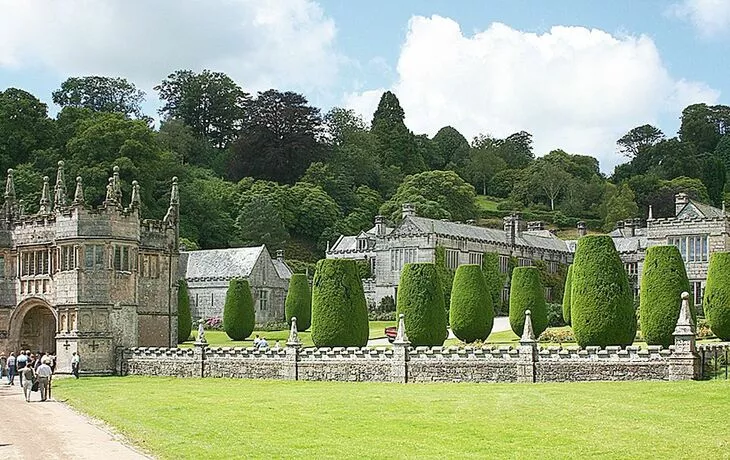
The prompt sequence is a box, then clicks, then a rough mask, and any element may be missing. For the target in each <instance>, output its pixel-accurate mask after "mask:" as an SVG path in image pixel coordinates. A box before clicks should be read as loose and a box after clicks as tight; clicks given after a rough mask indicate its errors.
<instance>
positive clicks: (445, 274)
mask: <svg viewBox="0 0 730 460" xmlns="http://www.w3.org/2000/svg"><path fill="white" fill-rule="evenodd" d="M434 259H435V262H434V263H435V264H436V272H437V273H438V276H439V282H440V284H441V290H442V291H443V293H444V305H446V306H447V307H448V306H449V305H450V304H451V286H452V285H453V283H454V270H452V269H450V268H449V267H447V266H446V250H445V249H444V247H443V246H436V251H435V256H434ZM401 276H403V275H402V274H401Z"/></svg>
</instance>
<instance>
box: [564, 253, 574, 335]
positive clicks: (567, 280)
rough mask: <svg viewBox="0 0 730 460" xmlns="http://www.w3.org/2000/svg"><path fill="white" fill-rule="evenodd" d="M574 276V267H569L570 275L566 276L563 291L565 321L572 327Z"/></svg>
mask: <svg viewBox="0 0 730 460" xmlns="http://www.w3.org/2000/svg"><path fill="white" fill-rule="evenodd" d="M572 274H573V266H572V265H570V266H569V267H568V274H567V275H565V289H563V321H564V322H565V324H568V325H570V282H571V278H572Z"/></svg>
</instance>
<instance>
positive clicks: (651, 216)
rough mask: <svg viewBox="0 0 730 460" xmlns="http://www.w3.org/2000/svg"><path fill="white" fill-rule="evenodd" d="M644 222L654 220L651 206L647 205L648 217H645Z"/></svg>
mask: <svg viewBox="0 0 730 460" xmlns="http://www.w3.org/2000/svg"><path fill="white" fill-rule="evenodd" d="M646 220H654V209H653V208H652V206H651V205H649V217H647V218H646Z"/></svg>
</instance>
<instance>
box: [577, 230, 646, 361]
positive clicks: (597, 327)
mask: <svg viewBox="0 0 730 460" xmlns="http://www.w3.org/2000/svg"><path fill="white" fill-rule="evenodd" d="M570 296H571V299H570V322H571V324H572V326H573V333H574V334H575V340H576V342H578V345H580V346H581V347H585V346H588V345H597V346H601V347H605V346H608V345H620V346H626V345H630V344H631V343H632V342H633V341H634V336H635V335H636V317H635V315H634V306H633V295H632V293H631V288H630V287H629V278H628V276H627V275H626V270H624V267H623V263H622V262H621V259H620V258H619V255H618V252H617V251H616V247H615V246H614V245H613V240H612V239H611V237H610V236H608V235H587V236H584V237H582V238H581V239H579V240H578V247H577V249H576V251H575V258H574V260H573V273H572V276H571V295H570Z"/></svg>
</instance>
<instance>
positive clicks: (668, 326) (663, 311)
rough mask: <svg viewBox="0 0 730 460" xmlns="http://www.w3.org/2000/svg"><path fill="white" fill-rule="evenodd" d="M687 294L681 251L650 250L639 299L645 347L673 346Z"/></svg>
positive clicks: (662, 248) (645, 263) (671, 248)
mask: <svg viewBox="0 0 730 460" xmlns="http://www.w3.org/2000/svg"><path fill="white" fill-rule="evenodd" d="M685 291H686V292H689V280H688V279H687V271H686V270H685V268H684V261H683V260H682V255H681V254H680V253H679V249H677V247H676V246H652V247H650V248H649V249H647V251H646V258H645V259H644V273H643V275H642V278H641V291H640V296H639V323H640V325H641V335H642V336H643V337H644V340H646V343H648V344H649V345H662V346H663V347H665V348H666V347H669V345H671V344H672V343H674V337H673V336H672V333H673V332H674V328H675V327H676V325H677V318H679V309H680V306H681V304H682V300H681V298H682V293H683V292H685ZM692 313H693V315H694V309H692Z"/></svg>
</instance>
